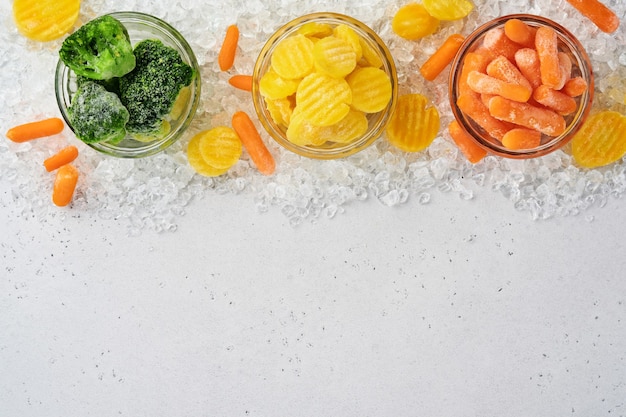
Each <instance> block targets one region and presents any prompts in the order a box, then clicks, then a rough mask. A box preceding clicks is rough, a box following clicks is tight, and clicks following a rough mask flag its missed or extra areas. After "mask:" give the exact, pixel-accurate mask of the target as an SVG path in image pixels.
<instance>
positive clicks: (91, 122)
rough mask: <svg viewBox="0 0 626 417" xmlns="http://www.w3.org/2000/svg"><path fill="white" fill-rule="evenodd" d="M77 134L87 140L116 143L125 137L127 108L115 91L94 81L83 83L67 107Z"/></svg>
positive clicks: (86, 141) (89, 141) (87, 141)
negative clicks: (110, 90) (112, 91)
mask: <svg viewBox="0 0 626 417" xmlns="http://www.w3.org/2000/svg"><path fill="white" fill-rule="evenodd" d="M68 117H69V119H70V123H71V125H72V129H73V130H74V133H75V134H76V136H77V137H78V138H79V139H80V140H82V141H83V142H85V143H95V142H104V141H108V142H111V143H117V142H119V141H121V140H122V139H124V137H125V136H126V127H125V126H126V123H127V122H128V119H129V114H128V110H126V108H125V107H124V106H123V105H122V103H121V101H120V99H119V97H118V96H117V95H116V94H115V93H111V92H109V91H107V90H106V89H105V88H104V87H103V86H101V85H100V84H97V83H95V82H89V81H85V82H83V83H81V85H80V87H79V88H78V90H77V91H76V94H75V95H74V97H73V98H72V103H71V105H70V107H69V108H68Z"/></svg>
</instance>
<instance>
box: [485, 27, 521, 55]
mask: <svg viewBox="0 0 626 417" xmlns="http://www.w3.org/2000/svg"><path fill="white" fill-rule="evenodd" d="M483 48H485V49H487V50H488V51H489V52H490V53H491V57H492V58H495V57H497V56H500V55H504V56H505V57H507V59H509V60H511V61H512V60H513V58H514V57H515V52H516V51H517V50H518V49H519V48H521V46H520V45H518V44H516V43H515V42H513V41H512V40H511V39H509V38H508V36H506V34H505V33H504V29H503V28H493V29H490V30H488V31H487V33H485V37H484V38H483Z"/></svg>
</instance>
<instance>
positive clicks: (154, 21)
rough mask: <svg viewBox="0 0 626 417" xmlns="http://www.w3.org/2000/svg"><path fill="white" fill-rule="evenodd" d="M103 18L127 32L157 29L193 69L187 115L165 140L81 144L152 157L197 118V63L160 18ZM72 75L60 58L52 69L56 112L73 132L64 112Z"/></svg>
mask: <svg viewBox="0 0 626 417" xmlns="http://www.w3.org/2000/svg"><path fill="white" fill-rule="evenodd" d="M104 15H108V16H112V17H114V18H116V19H118V20H119V21H120V22H122V23H123V24H124V26H125V27H126V29H127V30H128V27H127V26H126V25H127V24H129V23H131V24H132V23H138V24H146V23H148V24H149V26H151V27H153V28H154V27H156V28H157V29H158V30H159V31H160V32H161V33H160V34H158V38H159V39H161V40H162V39H163V37H164V36H165V37H167V41H168V43H169V44H172V43H173V44H174V45H175V49H176V50H177V52H179V54H180V55H181V58H182V59H183V61H185V62H186V63H187V64H188V65H190V66H191V67H192V68H193V70H194V77H193V79H192V81H191V84H190V85H189V86H190V87H192V95H191V100H190V102H189V103H188V105H187V112H186V113H185V116H184V120H182V119H181V120H182V122H181V123H180V124H179V125H178V126H177V127H176V129H175V130H173V131H171V132H170V133H168V134H167V135H166V136H165V137H164V138H162V139H159V140H154V141H151V142H143V144H142V142H141V141H136V142H137V143H138V144H142V145H141V146H137V147H133V148H126V147H120V146H117V145H113V144H107V143H105V142H95V143H86V142H83V143H85V144H86V145H87V146H89V147H90V148H92V149H95V150H96V151H98V152H100V153H103V154H106V155H110V156H114V157H119V158H143V157H147V156H151V155H155V154H157V153H160V152H162V151H164V150H165V149H167V148H168V147H170V146H171V145H173V144H174V143H176V142H177V141H178V140H179V139H180V138H181V135H182V134H183V132H185V131H186V130H187V128H188V127H189V125H190V124H191V122H192V120H193V119H194V117H195V115H196V112H197V110H198V106H199V104H200V96H201V89H202V82H201V75H200V66H199V64H198V60H197V58H196V55H195V53H194V51H193V49H192V47H191V45H190V44H189V43H188V42H187V40H186V39H185V37H184V36H183V35H182V34H181V33H180V32H179V31H178V30H177V29H176V28H174V27H173V26H172V25H170V24H169V23H167V22H166V21H164V20H163V19H161V18H158V17H156V16H153V15H150V14H147V13H143V12H136V11H117V12H111V13H105V14H103V16H104ZM131 30H132V29H131ZM156 37H157V36H156V35H155V38H156ZM145 39H148V38H145ZM72 74H73V72H72V71H71V69H70V68H69V67H68V66H67V65H65V63H64V62H63V61H62V60H61V59H59V60H58V61H57V65H56V68H55V86H54V88H55V95H56V101H57V106H58V108H59V111H60V112H61V116H62V117H63V119H64V120H65V123H66V124H67V126H68V127H69V128H70V130H72V132H74V129H73V127H72V124H71V123H70V120H69V116H68V112H67V110H68V104H69V103H71V93H70V92H69V83H70V77H71V76H72ZM66 103H67V104H66ZM182 117H183V115H181V118H182ZM79 140H80V139H79ZM81 142H82V141H81Z"/></svg>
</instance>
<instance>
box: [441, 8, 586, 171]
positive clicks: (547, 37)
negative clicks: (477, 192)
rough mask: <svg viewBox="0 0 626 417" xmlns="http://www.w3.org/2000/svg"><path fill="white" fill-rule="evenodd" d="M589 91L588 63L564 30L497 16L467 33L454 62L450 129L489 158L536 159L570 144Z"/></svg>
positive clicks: (536, 19) (545, 22) (542, 21)
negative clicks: (490, 155)
mask: <svg viewBox="0 0 626 417" xmlns="http://www.w3.org/2000/svg"><path fill="white" fill-rule="evenodd" d="M593 90H594V79H593V71H592V66H591V63H590V60H589V57H588V55H587V53H586V52H585V49H584V48H583V46H582V45H581V43H580V42H579V41H578V40H577V39H576V38H575V37H574V36H573V35H572V34H571V33H570V32H569V31H568V30H567V29H565V28H564V27H563V26H561V25H559V24H558V23H556V22H554V21H552V20H549V19H546V18H544V17H540V16H534V15H528V14H516V15H508V16H503V17H499V18H497V19H494V20H492V21H490V22H487V23H485V24H483V25H482V26H480V27H479V28H478V29H476V30H475V31H474V32H473V33H471V34H470V35H469V36H468V37H467V38H466V39H465V41H464V42H463V44H462V45H461V47H460V49H459V52H458V53H457V55H456V57H455V58H454V60H453V62H452V66H451V72H450V80H449V99H450V105H451V108H452V113H453V115H454V118H455V120H454V121H453V122H452V125H454V127H455V129H456V130H457V131H460V132H461V134H463V135H466V136H467V137H469V138H470V139H471V140H473V141H474V142H475V143H476V144H478V145H479V146H480V147H481V148H483V149H485V150H486V151H487V152H488V153H491V154H494V155H498V156H503V157H507V158H518V159H525V158H534V157H538V156H542V155H545V154H548V153H550V152H553V151H555V150H556V149H559V148H561V147H563V146H564V145H566V144H567V143H568V142H569V141H570V140H571V139H572V137H573V136H574V134H575V133H576V132H577V131H578V130H579V129H580V127H581V126H582V124H583V123H584V121H585V119H586V118H587V116H588V114H589V111H590V109H591V106H592V101H593ZM452 125H451V128H452Z"/></svg>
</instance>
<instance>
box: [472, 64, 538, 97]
mask: <svg viewBox="0 0 626 417" xmlns="http://www.w3.org/2000/svg"><path fill="white" fill-rule="evenodd" d="M467 85H469V86H470V88H471V89H472V90H474V91H476V92H477V93H481V94H497V95H499V96H502V97H506V98H508V99H511V100H515V101H522V102H524V101H528V99H529V98H530V95H531V94H532V90H531V89H530V88H529V87H527V86H523V85H519V84H513V83H509V82H506V81H502V80H500V79H498V78H494V77H492V76H490V75H487V74H483V73H481V72H478V71H472V72H470V73H469V74H467Z"/></svg>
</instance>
